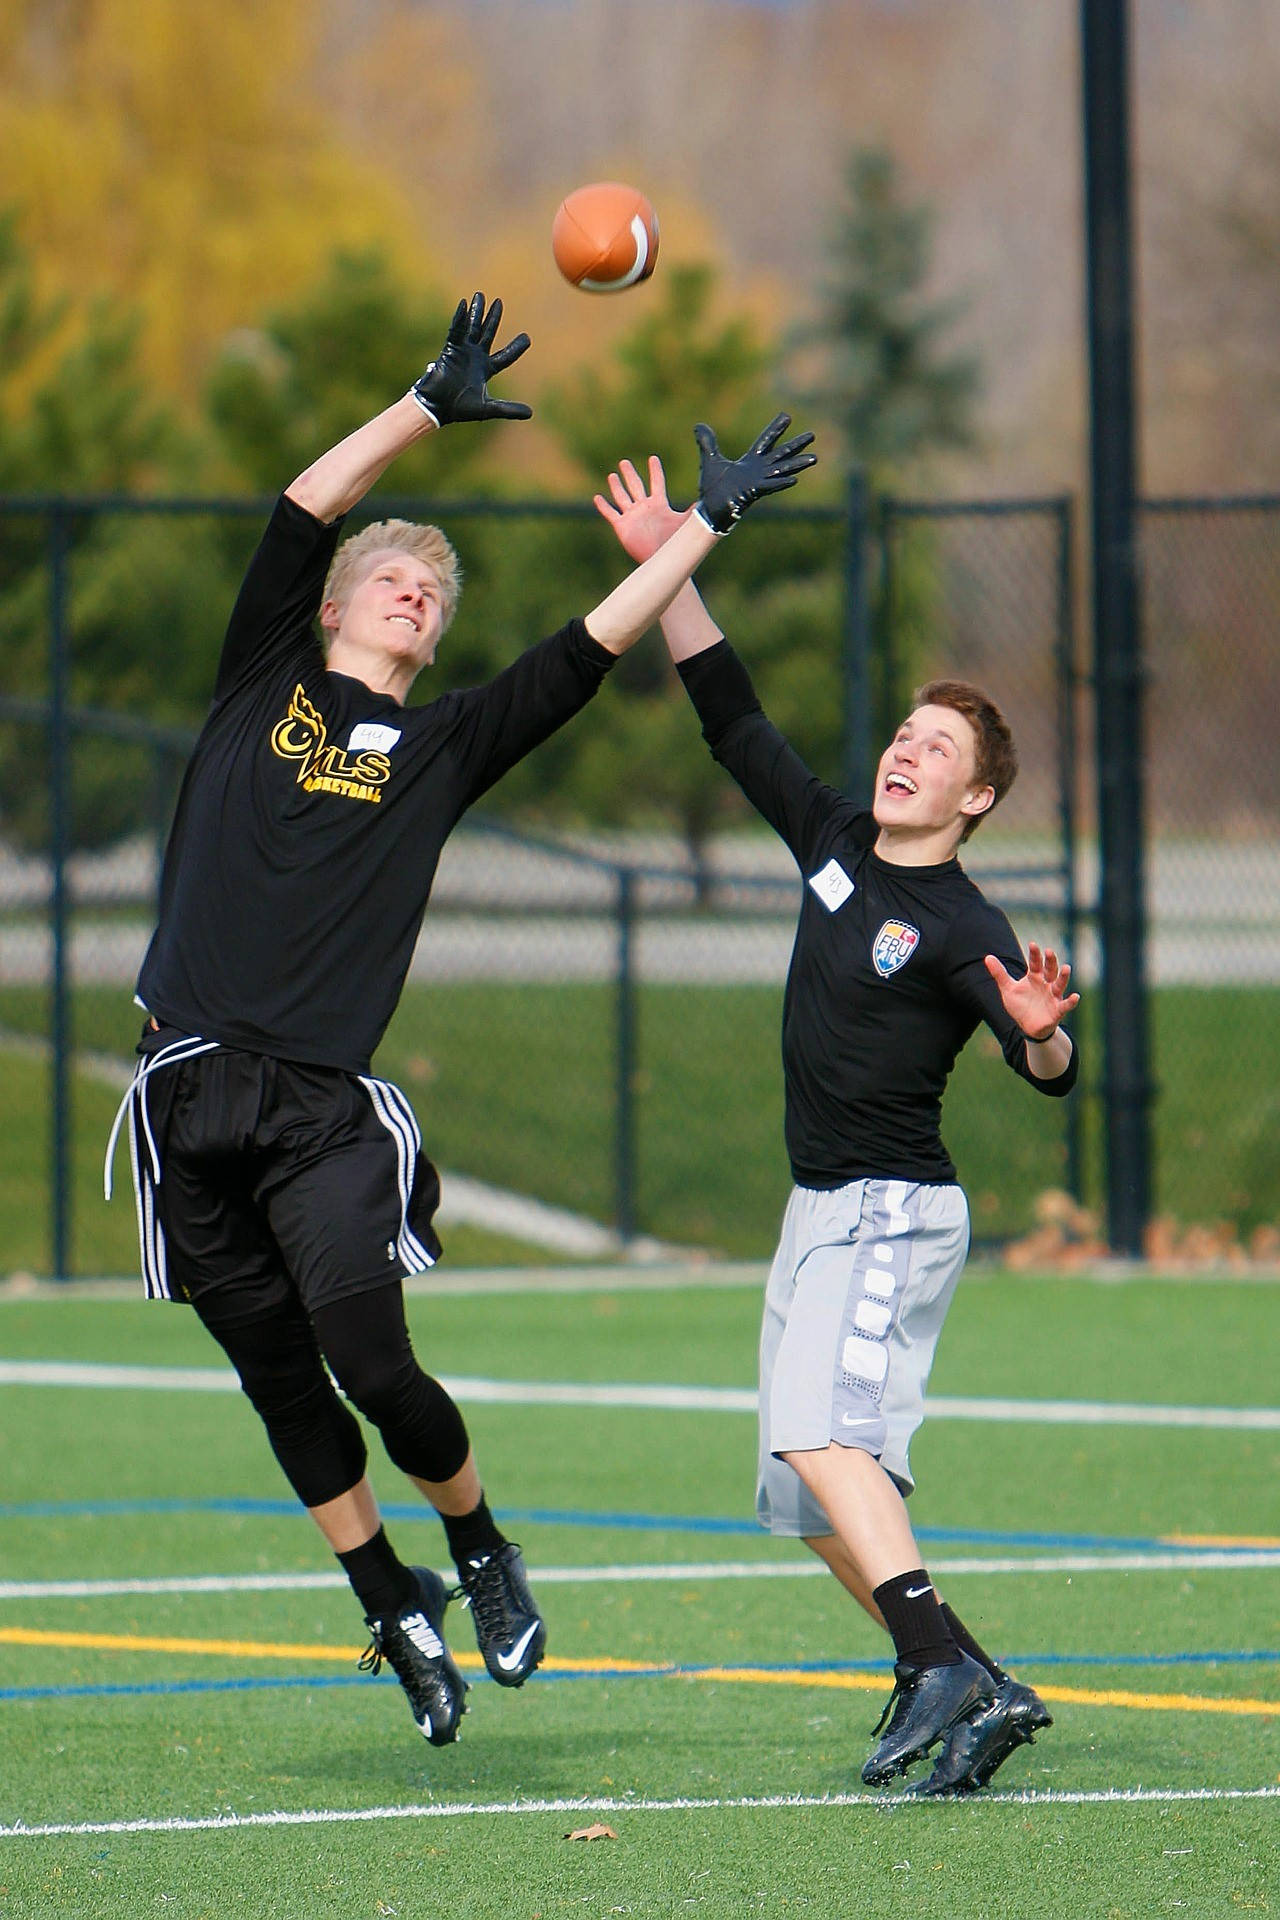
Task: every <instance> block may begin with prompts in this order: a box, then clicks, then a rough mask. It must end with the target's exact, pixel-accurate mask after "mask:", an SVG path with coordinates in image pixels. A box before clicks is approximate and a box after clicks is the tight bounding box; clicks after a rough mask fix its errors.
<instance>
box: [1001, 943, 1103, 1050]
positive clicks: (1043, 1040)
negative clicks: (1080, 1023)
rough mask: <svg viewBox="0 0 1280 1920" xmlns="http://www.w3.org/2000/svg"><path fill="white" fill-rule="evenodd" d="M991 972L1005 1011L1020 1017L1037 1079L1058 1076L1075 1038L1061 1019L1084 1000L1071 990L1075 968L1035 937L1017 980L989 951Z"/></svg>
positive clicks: (1018, 1018) (1020, 1023) (1016, 1018)
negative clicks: (1068, 988)
mask: <svg viewBox="0 0 1280 1920" xmlns="http://www.w3.org/2000/svg"><path fill="white" fill-rule="evenodd" d="M984 964H985V966H986V969H987V972H988V973H989V974H990V975H991V978H992V979H993V980H994V981H995V983H996V985H997V986H998V987H999V989H1000V998H1001V1000H1002V1001H1003V1002H1004V1006H1005V1011H1006V1012H1007V1013H1008V1014H1010V1015H1011V1017H1012V1018H1013V1019H1014V1020H1016V1021H1017V1023H1018V1025H1019V1027H1021V1029H1022V1032H1023V1034H1024V1035H1025V1037H1026V1042H1027V1065H1028V1067H1029V1068H1030V1069H1031V1072H1032V1073H1033V1074H1034V1075H1035V1077H1036V1079H1037V1080H1056V1079H1057V1078H1058V1076H1059V1074H1062V1073H1065V1072H1066V1070H1067V1067H1068V1065H1069V1064H1070V1060H1071V1038H1070V1035H1069V1034H1065V1033H1063V1031H1062V1026H1061V1023H1062V1021H1063V1020H1065V1018H1066V1016H1067V1015H1068V1014H1069V1013H1070V1012H1071V1010H1072V1009H1073V1007H1078V1006H1079V1004H1080V995H1079V994H1078V993H1068V992H1067V983H1068V982H1069V980H1070V979H1071V968H1070V966H1069V965H1068V964H1067V962H1066V961H1065V960H1064V961H1062V962H1059V960H1058V956H1057V954H1056V953H1055V952H1054V951H1053V949H1052V947H1050V948H1048V949H1046V950H1045V951H1044V952H1042V951H1041V949H1040V948H1039V947H1038V946H1037V945H1036V943H1035V941H1034V940H1033V941H1031V942H1030V943H1029V945H1028V947H1027V971H1026V972H1025V973H1024V974H1023V976H1022V978H1021V980H1015V979H1014V977H1013V975H1012V974H1011V973H1010V972H1009V969H1008V968H1007V967H1006V966H1005V965H1004V962H1003V961H1002V960H999V959H997V957H996V955H995V954H994V953H989V954H987V956H986V959H985V962H984Z"/></svg>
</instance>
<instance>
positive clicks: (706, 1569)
mask: <svg viewBox="0 0 1280 1920" xmlns="http://www.w3.org/2000/svg"><path fill="white" fill-rule="evenodd" d="M929 1566H930V1569H931V1571H932V1572H934V1573H937V1574H960V1573H973V1574H982V1575H983V1576H990V1575H995V1574H1013V1575H1015V1576H1016V1575H1018V1574H1041V1573H1169V1572H1178V1573H1190V1572H1197V1573H1225V1572H1231V1573H1247V1572H1250V1571H1252V1570H1254V1569H1258V1568H1274V1567H1280V1548H1271V1547H1234V1548H1212V1547H1204V1548H1199V1547H1193V1548H1187V1549H1177V1550H1172V1551H1165V1550H1164V1549H1162V1548H1152V1549H1151V1550H1150V1551H1138V1552H1133V1551H1127V1552H1119V1553H1042V1554H1026V1555H1024V1556H1022V1557H1018V1556H1017V1555H1014V1554H1006V1555H1000V1556H995V1555H977V1554H966V1555H957V1556H955V1557H954V1558H950V1559H937V1558H934V1557H932V1556H931V1557H930V1560H929ZM825 1572H826V1568H825V1566H823V1564H822V1563H821V1561H819V1560H813V1559H805V1560H675V1561H658V1562H653V1561H633V1562H629V1563H628V1562H622V1563H619V1564H615V1565H613V1566H604V1567H541V1566H540V1567H538V1568H537V1569H536V1572H535V1578H536V1581H537V1584H538V1585H539V1586H540V1587H551V1586H565V1587H569V1586H593V1585H597V1584H600V1583H614V1582H616V1583H618V1584H620V1585H628V1584H634V1583H648V1582H652V1581H655V1580H676V1581H679V1580H685V1581H689V1580H696V1581H707V1580H805V1579H809V1578H821V1576H822V1575H823V1574H824V1573H825ZM447 1577H449V1578H452V1575H447ZM346 1587H347V1581H346V1576H345V1575H344V1574H341V1573H229V1574H177V1575H172V1576H166V1577H160V1578H155V1579H146V1580H137V1579H126V1580H3V1581H0V1600H99V1599H110V1598H112V1597H114V1596H116V1595H128V1594H139V1595H145V1594H166V1593H308V1592H316V1591H319V1590H321V1589H325V1588H341V1589H342V1590H343V1591H344V1592H345V1591H346Z"/></svg>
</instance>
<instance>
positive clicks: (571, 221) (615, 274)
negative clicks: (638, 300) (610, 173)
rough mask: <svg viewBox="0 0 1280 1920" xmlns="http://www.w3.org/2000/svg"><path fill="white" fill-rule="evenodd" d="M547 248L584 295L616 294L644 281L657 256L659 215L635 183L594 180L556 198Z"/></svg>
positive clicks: (566, 276) (560, 267) (564, 273)
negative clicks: (629, 185) (557, 206)
mask: <svg viewBox="0 0 1280 1920" xmlns="http://www.w3.org/2000/svg"><path fill="white" fill-rule="evenodd" d="M551 251H552V253H553V254H554V255H555V262H556V265H557V266H558V267H559V269H560V271H561V273H562V274H563V275H564V277H565V279H566V280H568V281H569V282H570V283H571V285H573V286H575V287H580V288H581V289H582V291H583V292H584V293H621V292H622V291H623V289H624V288H625V287H634V286H636V285H637V284H638V283H639V282H640V281H641V280H647V279H648V278H649V275H650V274H651V273H652V272H653V269H654V267H655V265H656V264H657V259H658V216H657V214H656V213H655V212H654V210H653V207H652V205H651V204H650V202H649V201H648V200H647V199H646V198H645V196H644V194H642V193H640V192H639V191H638V190H637V189H636V188H635V187H624V186H622V185H621V184H620V183H619V182H618V181H616V180H599V181H597V182H596V183H595V184H594V185H593V186H589V187H578V188H577V189H576V190H575V191H574V192H573V193H570V194H567V195H566V197H565V198H564V199H563V200H562V201H561V202H560V206H559V209H558V211H557V213H556V217H555V220H554V222H553V224H552V228H551Z"/></svg>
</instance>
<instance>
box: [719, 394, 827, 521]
mask: <svg viewBox="0 0 1280 1920" xmlns="http://www.w3.org/2000/svg"><path fill="white" fill-rule="evenodd" d="M790 425H791V415H790V414H789V413H780V414H778V415H777V416H776V417H775V418H774V419H772V420H771V421H770V422H769V424H768V426H767V427H766V428H765V430H764V432H763V433H762V434H761V435H760V437H759V439H758V440H756V441H755V443H754V445H752V446H751V447H749V448H748V450H747V452H746V453H744V454H743V455H742V457H741V459H739V460H726V459H725V457H724V455H723V454H722V453H721V451H720V449H719V447H718V446H717V444H716V437H715V435H714V433H712V431H711V429H710V427H708V426H702V425H699V426H696V427H695V428H694V430H693V437H694V439H695V440H696V441H697V443H698V452H699V454H700V455H701V459H702V466H701V471H700V474H699V479H698V500H697V504H696V505H695V507H694V512H695V513H697V514H698V516H699V517H700V518H701V519H702V520H705V521H706V523H707V525H708V526H709V527H710V528H711V530H712V532H713V533H728V532H729V530H730V529H731V528H732V527H733V526H735V525H736V523H737V522H738V521H739V520H740V519H741V518H742V516H743V514H744V513H745V512H746V510H747V508H748V507H749V506H750V505H751V503H752V502H753V501H754V500H759V499H760V497H761V495H762V494H766V493H781V492H783V491H784V489H785V488H787V487H794V485H795V484H796V479H797V476H798V475H799V474H801V473H803V471H804V469H805V468H806V467H812V466H816V465H817V460H818V456H817V454H816V453H805V452H804V448H805V447H807V446H809V445H810V444H811V442H812V440H813V435H812V434H811V433H798V434H797V435H796V436H795V438H794V439H793V440H782V444H781V446H779V445H778V442H779V440H781V439H782V435H783V434H784V433H785V432H786V430H787V428H788V427H789V426H790Z"/></svg>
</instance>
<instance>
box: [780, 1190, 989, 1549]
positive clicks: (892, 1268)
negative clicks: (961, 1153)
mask: <svg viewBox="0 0 1280 1920" xmlns="http://www.w3.org/2000/svg"><path fill="white" fill-rule="evenodd" d="M968 1251H969V1208H968V1203H967V1202H966V1200H965V1197H964V1194H963V1192H962V1191H961V1189H960V1188H959V1187H956V1186H950V1187H934V1186H919V1185H913V1184H912V1183H911V1182H910V1181H907V1180H854V1181H852V1182H850V1184H849V1185H848V1186H846V1187H837V1188H835V1189H834V1190H833V1191H831V1192H819V1191H817V1190H815V1189H814V1188H811V1187H794V1188H793V1189H792V1192H791V1198H790V1200H789V1202H788V1203H787V1211H786V1214H785V1215H784V1217H783V1222H782V1236H781V1239H780V1240H779V1242H778V1251H777V1253H776V1254H775V1255H774V1259H773V1267H772V1269H771V1271H770V1274H769V1283H768V1286H767V1288H766V1290H765V1303H764V1325H763V1327H762V1328H761V1332H760V1466H759V1477H758V1482H757V1487H756V1518H757V1519H758V1520H759V1522H760V1524H761V1526H764V1527H767V1528H768V1529H769V1531H770V1532H771V1533H777V1534H786V1535H788V1536H791V1537H793V1538H801V1539H807V1538H809V1537H810V1536H813V1535H818V1534H826V1533H830V1532H831V1522H830V1521H829V1520H828V1518H827V1516H826V1514H825V1513H824V1512H823V1510H822V1508H821V1506H820V1505H819V1504H818V1502H817V1501H816V1500H815V1499H814V1497H813V1495H812V1494H811V1493H810V1492H809V1491H808V1489H807V1488H806V1487H805V1485H804V1483H803V1482H802V1481H801V1479H800V1476H799V1475H798V1474H797V1473H796V1472H795V1470H794V1469H793V1468H792V1467H789V1466H788V1465H787V1463H786V1461H785V1460H780V1459H779V1458H778V1455H779V1454H781V1453H791V1452H796V1453H799V1452H810V1451H820V1450H821V1449H823V1448H825V1447H827V1446H829V1445H830V1443H831V1442H832V1441H833V1440H835V1441H838V1442H839V1444H840V1445H841V1446H846V1447H861V1448H863V1449H864V1451H865V1452H867V1453H871V1454H874V1455H875V1457H876V1458H877V1459H878V1460H879V1461H880V1463H881V1465H882V1466H883V1467H884V1468H885V1470H886V1471H887V1472H888V1473H890V1474H891V1475H892V1476H893V1478H894V1480H895V1481H896V1482H897V1484H898V1486H899V1487H900V1488H901V1489H902V1492H903V1493H904V1494H907V1493H910V1492H911V1490H912V1487H913V1486H914V1484H915V1482H914V1481H913V1480H912V1478H911V1468H910V1464H909V1462H908V1458H907V1449H908V1447H909V1446H910V1443H911V1436H912V1434H913V1433H914V1432H915V1430H916V1428H917V1427H918V1426H919V1425H920V1422H921V1420H922V1419H923V1417H924V1390H925V1383H926V1382H927V1380H928V1378H929V1369H930V1368H931V1367H932V1365H933V1356H934V1351H935V1349H936V1347H937V1344H938V1335H939V1333H940V1332H941V1330H942V1322H943V1320H944V1319H945V1318H946V1313H947V1308H948V1307H949V1306H950V1304H951V1296H952V1294H953V1293H954V1292H955V1289H956V1282H957V1281H958V1280H959V1278H960V1273H961V1269H962V1268H963V1266H964V1263H965V1257H966V1255H967V1254H968Z"/></svg>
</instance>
